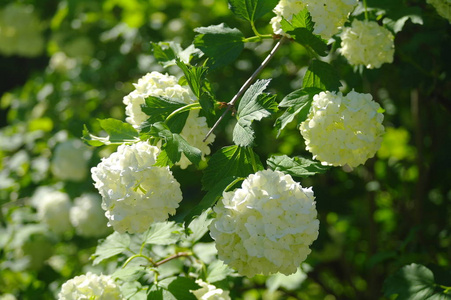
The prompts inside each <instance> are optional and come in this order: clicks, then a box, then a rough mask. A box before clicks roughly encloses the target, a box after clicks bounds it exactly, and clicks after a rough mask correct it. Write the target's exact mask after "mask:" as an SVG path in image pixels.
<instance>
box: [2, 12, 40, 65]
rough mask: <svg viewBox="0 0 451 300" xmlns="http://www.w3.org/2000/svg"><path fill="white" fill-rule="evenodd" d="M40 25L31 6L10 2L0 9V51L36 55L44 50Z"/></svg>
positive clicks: (29, 55)
mask: <svg viewBox="0 0 451 300" xmlns="http://www.w3.org/2000/svg"><path fill="white" fill-rule="evenodd" d="M41 31H42V26H41V21H40V20H39V18H38V16H37V15H36V13H35V12H34V11H33V6H31V5H22V4H18V3H10V4H8V5H7V6H5V7H4V8H3V10H1V11H0V53H1V54H4V55H21V56H26V57H34V56H38V55H40V54H41V53H42V51H43V50H44V38H43V36H42V32H41Z"/></svg>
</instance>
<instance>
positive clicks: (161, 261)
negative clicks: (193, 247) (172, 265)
mask: <svg viewBox="0 0 451 300" xmlns="http://www.w3.org/2000/svg"><path fill="white" fill-rule="evenodd" d="M191 255H192V253H190V252H179V253H176V254H174V255H171V256H169V257H167V258H165V259H162V260H160V261H157V262H156V263H155V264H154V265H153V266H154V267H158V266H161V265H162V264H165V263H167V262H168V261H171V260H173V259H176V258H179V257H187V256H191Z"/></svg>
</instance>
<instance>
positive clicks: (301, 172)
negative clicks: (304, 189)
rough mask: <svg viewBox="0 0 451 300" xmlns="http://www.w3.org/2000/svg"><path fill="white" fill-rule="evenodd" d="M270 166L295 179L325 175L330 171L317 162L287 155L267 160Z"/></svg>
mask: <svg viewBox="0 0 451 300" xmlns="http://www.w3.org/2000/svg"><path fill="white" fill-rule="evenodd" d="M267 163H268V166H269V167H270V168H271V169H273V170H274V171H281V172H283V173H286V174H290V175H291V176H293V177H307V176H312V175H315V174H318V173H324V172H325V171H327V170H328V169H329V167H327V166H323V165H321V163H319V162H317V161H313V160H310V159H307V158H303V157H293V158H291V157H288V156H287V155H281V156H272V157H270V158H269V159H268V160H267Z"/></svg>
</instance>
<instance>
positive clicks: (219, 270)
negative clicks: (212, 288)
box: [205, 260, 233, 283]
mask: <svg viewBox="0 0 451 300" xmlns="http://www.w3.org/2000/svg"><path fill="white" fill-rule="evenodd" d="M232 273H233V270H232V269H231V268H230V267H229V266H227V265H226V264H224V263H223V262H222V261H220V260H215V261H214V262H212V263H211V264H210V265H209V266H208V268H207V273H206V276H205V280H206V281H207V282H210V283H213V282H216V281H221V280H223V279H225V278H226V277H227V276H228V275H230V274H232Z"/></svg>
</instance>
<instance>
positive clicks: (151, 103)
mask: <svg viewBox="0 0 451 300" xmlns="http://www.w3.org/2000/svg"><path fill="white" fill-rule="evenodd" d="M184 106H186V103H182V102H178V101H174V100H172V99H170V98H166V97H161V96H160V97H153V96H149V97H147V98H146V102H145V104H143V105H141V110H142V111H143V113H145V114H146V115H148V116H149V118H148V119H147V121H146V122H144V124H143V125H142V126H141V130H147V129H148V127H149V126H151V125H152V124H153V123H156V122H163V121H164V120H165V119H166V118H167V117H168V116H169V115H170V114H171V113H172V112H173V111H174V110H177V109H180V108H182V107H184Z"/></svg>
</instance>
